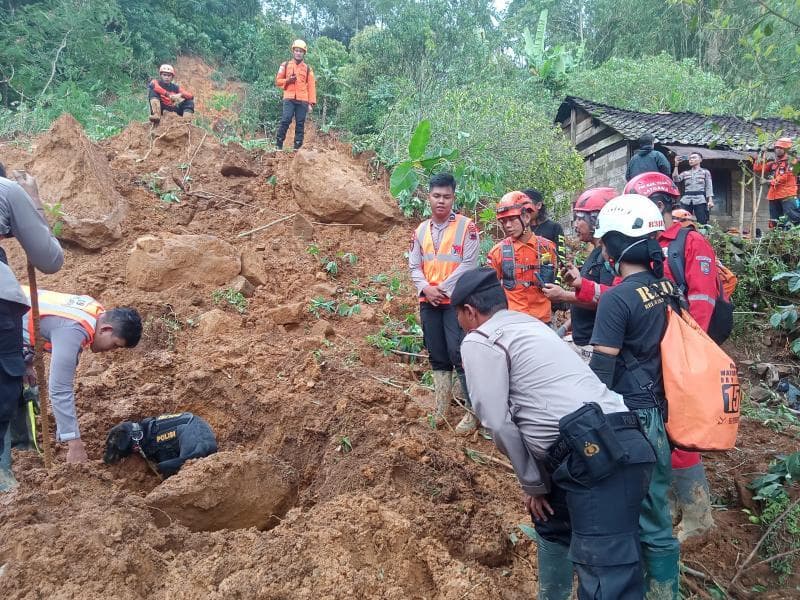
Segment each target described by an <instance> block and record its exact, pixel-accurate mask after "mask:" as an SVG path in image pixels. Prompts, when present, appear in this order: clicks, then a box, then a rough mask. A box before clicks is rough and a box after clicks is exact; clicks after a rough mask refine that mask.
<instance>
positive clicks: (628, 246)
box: [589, 180, 680, 600]
mask: <svg viewBox="0 0 800 600" xmlns="http://www.w3.org/2000/svg"><path fill="white" fill-rule="evenodd" d="M670 181H671V180H670ZM663 229H664V220H663V218H662V216H661V213H660V212H659V210H658V208H657V207H656V206H655V205H654V204H653V203H652V202H651V201H650V200H648V199H647V198H646V197H644V196H640V195H637V194H628V195H622V196H618V197H617V198H614V199H613V200H611V201H610V202H609V203H608V204H606V205H605V206H604V207H603V209H602V210H601V211H600V214H599V215H598V217H597V228H596V230H595V235H596V236H597V237H598V238H600V240H601V244H602V247H603V255H604V256H605V257H606V260H608V261H609V263H610V264H611V266H612V267H613V268H614V271H615V273H616V274H617V275H619V276H620V277H622V281H621V282H620V283H618V284H617V285H615V286H614V287H612V288H610V289H608V290H607V291H606V293H604V294H603V295H602V296H601V297H600V300H599V302H598V304H597V316H596V318H595V322H594V331H593V332H592V340H591V343H592V345H593V346H594V351H593V352H592V358H591V361H590V363H589V366H590V367H591V369H592V370H593V371H594V372H595V374H596V375H597V377H598V378H599V379H600V381H602V382H603V383H605V384H606V386H608V388H609V389H611V390H613V391H615V392H617V393H618V394H621V395H622V397H623V398H624V400H625V405H626V406H627V407H628V408H629V409H630V410H632V411H634V412H635V413H636V414H637V415H638V417H639V420H640V421H641V424H642V429H643V431H644V434H645V436H646V437H647V439H648V440H650V443H651V444H652V446H653V449H654V450H655V454H656V464H655V467H654V469H653V473H652V477H651V479H650V485H649V487H648V488H647V495H646V497H645V498H644V501H643V502H642V507H641V513H640V516H639V532H640V538H641V544H642V560H643V566H644V576H645V590H646V592H645V594H643V595H642V596H641V597H643V598H658V599H659V600H661V599H665V600H667V599H674V600H677V598H678V583H679V579H680V573H679V571H678V564H679V559H680V545H679V544H678V540H676V539H675V537H674V536H673V535H672V517H671V515H670V511H669V503H668V500H667V494H668V490H669V483H670V471H671V467H670V446H669V440H668V438H667V432H666V429H665V427H664V419H665V415H664V411H665V409H666V397H665V394H664V382H663V375H662V370H661V348H660V343H661V338H662V337H663V336H664V332H665V331H666V328H667V301H666V297H667V296H668V295H670V294H674V293H675V286H674V285H673V283H672V282H671V281H669V280H668V279H666V278H664V277H663V275H664V272H663V260H664V256H663V253H662V252H661V247H660V246H659V244H658V241H657V240H656V235H657V233H658V232H660V231H663ZM610 597H613V596H610Z"/></svg>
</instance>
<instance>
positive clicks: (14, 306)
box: [0, 165, 64, 492]
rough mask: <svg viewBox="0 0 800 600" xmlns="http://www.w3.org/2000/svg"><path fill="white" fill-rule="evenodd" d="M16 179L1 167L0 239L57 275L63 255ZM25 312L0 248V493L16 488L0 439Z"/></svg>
mask: <svg viewBox="0 0 800 600" xmlns="http://www.w3.org/2000/svg"><path fill="white" fill-rule="evenodd" d="M15 177H16V179H17V181H19V182H20V183H21V184H22V185H20V183H16V182H14V181H11V180H9V179H6V177H5V169H4V168H3V166H2V165H0V239H3V238H10V237H14V238H16V239H17V242H19V245H20V246H22V249H23V250H25V253H26V254H27V255H28V261H30V263H31V264H32V265H33V266H34V267H36V268H37V269H39V270H40V271H42V272H43V273H55V272H56V271H58V270H59V269H60V268H61V266H62V265H63V264H64V251H63V250H62V249H61V245H60V244H59V243H58V240H57V239H56V238H55V236H54V235H53V234H52V233H51V231H50V227H49V226H48V224H47V221H46V220H45V218H44V206H43V205H42V202H41V200H39V193H38V189H37V187H36V180H35V179H34V178H33V177H32V176H30V175H28V174H27V173H24V174H23V173H20V174H15ZM29 310H30V301H29V300H28V297H27V296H26V295H25V293H24V292H23V290H22V287H21V286H20V284H19V282H18V281H17V278H16V277H15V276H14V273H13V271H12V270H11V269H10V268H9V266H8V260H7V259H6V253H5V252H4V251H3V249H2V247H0V329H2V335H0V457H2V459H0V492H5V491H8V490H10V489H11V488H13V487H15V486H16V485H17V481H16V479H15V478H14V474H13V472H12V470H11V448H7V447H6V446H5V443H4V439H5V438H6V430H7V429H8V426H9V422H10V421H11V420H12V419H13V418H14V416H15V415H16V412H17V409H18V408H19V405H20V404H21V402H20V400H21V398H22V379H23V376H24V375H25V359H24V356H23V353H22V345H23V335H22V331H23V326H22V315H24V314H25V313H26V312H28V311H29Z"/></svg>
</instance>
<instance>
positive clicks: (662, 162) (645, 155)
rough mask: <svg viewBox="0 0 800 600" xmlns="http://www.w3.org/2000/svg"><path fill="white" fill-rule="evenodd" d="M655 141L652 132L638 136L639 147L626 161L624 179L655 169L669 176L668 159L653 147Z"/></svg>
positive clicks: (628, 179) (627, 179)
mask: <svg viewBox="0 0 800 600" xmlns="http://www.w3.org/2000/svg"><path fill="white" fill-rule="evenodd" d="M655 141H656V138H655V136H653V134H652V133H645V134H644V135H643V136H641V137H640V138H639V149H638V150H637V151H636V154H634V155H633V157H632V158H631V160H630V162H629V163H628V169H627V170H626V171H625V181H630V180H631V179H633V178H634V177H636V176H637V175H641V174H642V173H647V172H649V171H657V172H659V173H663V174H664V175H666V176H668V177H669V175H670V169H669V161H668V160H667V157H666V156H664V155H663V154H661V152H659V151H658V150H654V149H653V145H654V144H655Z"/></svg>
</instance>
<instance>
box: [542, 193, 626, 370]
mask: <svg viewBox="0 0 800 600" xmlns="http://www.w3.org/2000/svg"><path fill="white" fill-rule="evenodd" d="M618 195H619V194H618V193H617V190H615V189H614V188H610V187H604V188H592V189H589V190H586V191H585V192H583V193H582V194H581V195H580V196H578V199H577V200H576V201H575V206H573V208H572V217H573V223H574V227H575V233H576V234H577V235H578V239H579V240H580V241H581V242H583V243H589V244H592V246H593V248H592V251H591V253H590V254H589V256H588V257H587V258H586V260H585V261H584V263H583V265H581V268H580V271H579V270H578V269H577V268H576V267H575V266H574V265H570V266H568V267H566V268H565V269H564V280H565V283H567V284H568V285H572V286H574V287H576V288H580V287H581V286H582V285H583V284H584V280H585V281H586V284H585V285H586V286H587V288H589V287H590V285H591V284H593V283H596V284H598V285H600V284H602V285H606V286H610V285H612V284H613V283H614V278H615V277H616V276H615V274H614V271H613V270H612V269H611V267H610V266H609V264H608V262H607V261H606V260H605V259H604V258H603V252H602V249H601V247H600V240H598V239H597V238H595V237H594V230H595V227H597V215H598V213H599V212H600V210H601V209H602V208H603V207H604V206H605V205H606V203H607V202H608V201H609V200H611V199H612V198H616V197H617V196H618ZM543 291H544V294H545V296H547V297H548V298H549V299H550V301H551V302H564V303H567V304H569V305H570V322H571V324H572V342H573V344H574V349H575V350H576V351H577V352H578V354H579V355H580V356H581V358H583V359H584V361H586V362H589V359H590V358H591V356H592V346H591V345H590V344H589V341H590V340H591V338H592V329H594V317H595V311H596V310H597V300H598V299H599V298H600V293H599V288H598V290H597V292H598V293H597V295H596V296H595V295H594V294H593V295H592V298H591V300H590V301H586V300H584V301H583V302H579V301H578V300H577V298H576V296H575V292H574V291H568V290H566V289H564V288H561V287H559V286H557V285H555V284H547V285H545V286H544V290H543Z"/></svg>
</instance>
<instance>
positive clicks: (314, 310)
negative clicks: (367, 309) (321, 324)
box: [308, 296, 361, 319]
mask: <svg viewBox="0 0 800 600" xmlns="http://www.w3.org/2000/svg"><path fill="white" fill-rule="evenodd" d="M308 312H310V313H311V314H312V315H314V316H315V317H316V318H318V319H321V318H322V317H323V316H334V315H338V316H340V317H352V316H353V315H357V314H359V313H360V312H361V305H360V304H358V303H356V304H347V303H346V302H339V301H337V300H333V299H330V300H328V299H325V298H323V297H322V296H317V297H316V298H312V299H311V304H309V306H308Z"/></svg>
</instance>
